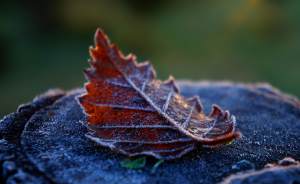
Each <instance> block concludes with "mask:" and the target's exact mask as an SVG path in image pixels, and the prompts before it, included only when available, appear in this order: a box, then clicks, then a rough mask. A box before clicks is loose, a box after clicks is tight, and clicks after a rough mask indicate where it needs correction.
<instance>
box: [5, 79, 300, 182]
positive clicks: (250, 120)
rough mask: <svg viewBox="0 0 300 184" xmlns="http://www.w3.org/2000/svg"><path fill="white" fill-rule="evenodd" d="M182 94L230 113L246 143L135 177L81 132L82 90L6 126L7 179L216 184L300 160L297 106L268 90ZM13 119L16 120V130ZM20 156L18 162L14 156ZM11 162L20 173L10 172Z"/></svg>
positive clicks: (232, 87)
mask: <svg viewBox="0 0 300 184" xmlns="http://www.w3.org/2000/svg"><path fill="white" fill-rule="evenodd" d="M179 87H180V89H181V91H182V93H183V95H185V96H194V95H199V96H200V97H201V100H202V103H203V105H204V107H210V106H211V104H212V103H217V104H219V105H220V106H221V107H224V109H228V110H230V111H231V112H232V114H234V115H236V117H237V122H238V128H239V129H240V130H241V132H242V133H243V137H242V139H240V140H238V141H236V142H234V143H233V144H231V145H228V146H225V147H221V148H218V149H215V150H212V149H204V148H203V149H201V148H199V150H196V151H194V152H192V153H191V154H188V155H186V156H184V157H183V158H180V159H178V160H174V161H169V162H164V163H163V164H162V165H161V166H160V167H159V168H158V169H157V170H156V172H155V173H154V174H153V173H151V166H152V165H153V163H152V164H151V163H148V164H147V165H146V167H145V168H143V169H141V170H128V169H126V168H122V167H121V166H120V164H119V163H120V161H121V160H123V159H124V158H126V157H125V156H123V155H120V154H116V153H113V152H111V151H110V150H109V149H107V148H103V147H100V146H98V145H96V144H94V143H93V142H91V141H90V140H88V139H87V138H85V136H84V134H85V132H86V128H85V127H84V126H83V125H82V124H81V122H82V121H85V117H84V115H83V113H82V110H81V108H80V107H79V105H78V104H77V102H76V100H75V96H77V95H78V94H80V93H81V92H82V90H80V89H79V90H75V91H72V92H70V93H68V94H66V95H65V96H64V97H62V98H60V99H59V100H57V101H56V102H55V103H53V104H52V105H49V104H47V105H44V106H43V108H39V109H36V110H34V112H35V113H31V115H30V119H29V118H28V117H27V118H24V120H22V117H21V119H20V118H19V119H18V118H16V117H10V116H8V117H6V118H4V120H2V122H1V124H0V136H1V138H2V140H1V141H0V148H1V151H2V150H3V153H2V152H1V153H0V162H1V165H2V167H4V166H5V167H6V169H1V173H2V175H1V179H2V180H3V181H7V182H8V181H11V180H12V179H16V178H17V179H19V178H21V179H24V178H28V181H30V180H31V181H32V182H34V183H38V182H50V183H51V182H54V183H172V184H176V183H181V184H182V183H216V182H221V181H222V180H223V178H224V177H226V176H229V175H231V174H234V173H235V172H238V171H237V170H236V169H234V167H233V166H234V165H237V164H238V165H239V163H241V161H242V160H247V162H249V163H250V165H252V164H253V165H252V166H253V167H254V168H256V169H261V168H263V166H264V165H265V164H267V163H270V162H274V161H277V160H280V159H282V158H284V157H286V156H290V157H293V158H295V159H298V160H299V159H300V144H299V142H300V102H299V101H298V100H297V99H295V98H292V97H289V96H287V95H283V94H282V93H280V92H279V91H277V90H274V89H273V88H271V87H270V86H268V85H262V84H261V85H242V84H232V83H208V82H202V83H189V82H180V83H179ZM205 111H206V112H209V111H210V109H205ZM16 114H17V115H18V112H17V113H16ZM32 114H33V115H32ZM17 115H14V116H17ZM7 118H9V119H11V121H10V122H9V123H7V122H6V121H7V120H6V119H7ZM28 119H29V120H28ZM15 121H16V122H15ZM3 122H4V123H3ZM5 122H6V123H5ZM20 122H21V124H23V125H22V126H19V124H20ZM7 124H9V125H7ZM24 124H26V126H25V127H24ZM7 127H16V128H15V130H14V128H9V129H10V130H14V131H16V132H21V135H20V134H19V133H18V134H16V135H14V133H13V132H14V131H8V128H7ZM11 135H14V136H11ZM14 149H15V150H18V151H16V153H17V154H13V153H14V151H12V150H14ZM148 160H149V159H148ZM7 161H10V162H9V164H10V165H9V164H8V163H7ZM11 162H14V163H15V165H16V168H15V169H10V167H11V166H12V163H11ZM150 162H153V160H152V159H150ZM20 163H23V166H22V167H21V166H20ZM24 163H25V164H24ZM249 163H248V164H249ZM245 168H246V169H248V167H245ZM241 169H243V167H241ZM241 169H239V171H240V170H241ZM10 170H13V171H10ZM11 172H12V173H13V174H11ZM281 174H283V175H284V172H281ZM18 177H19V178H18ZM295 177H300V175H299V173H298V174H297V173H296V174H295Z"/></svg>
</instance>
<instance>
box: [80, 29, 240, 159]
mask: <svg viewBox="0 0 300 184" xmlns="http://www.w3.org/2000/svg"><path fill="white" fill-rule="evenodd" d="M90 55H91V60H90V66H91V67H90V68H88V69H86V70H85V74H86V77H87V79H88V80H89V82H88V83H87V84H86V85H85V88H86V93H85V94H83V95H82V96H80V97H79V98H78V99H79V103H80V104H81V106H82V107H83V109H84V111H85V113H86V115H87V121H88V122H87V127H88V128H89V133H87V135H86V136H87V137H88V138H90V139H91V140H93V141H95V142H97V143H99V144H100V145H102V146H106V147H109V148H111V149H113V150H116V151H118V152H121V153H123V154H126V155H129V156H135V155H151V156H154V157H156V158H159V159H174V158H178V157H181V156H182V155H184V154H186V153H188V152H190V151H191V150H193V149H195V148H196V147H197V146H198V145H203V146H211V147H214V146H218V145H221V144H224V143H227V142H230V141H232V140H233V139H235V138H236V137H237V136H238V135H239V133H238V132H237V131H236V129H235V118H234V116H231V115H230V114H229V112H228V111H223V110H222V109H221V108H219V107H218V106H216V105H214V106H213V107H212V112H211V113H210V115H209V116H206V115H205V114H204V112H203V108H202V105H201V103H200V100H199V98H198V97H193V98H188V99H186V98H185V97H183V96H181V95H180V93H179V90H178V88H177V87H176V85H175V82H174V79H173V78H172V77H170V78H169V80H167V81H165V82H162V81H160V80H158V79H156V74H155V71H154V69H153V68H152V66H151V65H150V64H149V63H148V62H144V63H137V62H136V57H135V56H134V55H132V54H129V55H128V56H126V57H125V56H124V55H123V54H122V53H121V51H120V50H119V49H118V48H117V47H116V45H114V44H111V43H110V41H109V39H108V37H107V36H106V35H105V33H104V32H103V31H102V30H100V29H98V30H97V31H96V34H95V47H94V48H90Z"/></svg>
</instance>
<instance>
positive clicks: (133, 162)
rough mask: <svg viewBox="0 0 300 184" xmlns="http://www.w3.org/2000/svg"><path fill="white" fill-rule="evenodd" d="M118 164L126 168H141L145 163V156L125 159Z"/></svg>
mask: <svg viewBox="0 0 300 184" xmlns="http://www.w3.org/2000/svg"><path fill="white" fill-rule="evenodd" d="M120 164H121V166H122V167H124V168H127V169H141V168H143V167H145V165H146V157H140V158H137V159H125V160H123V161H122V162H121V163H120Z"/></svg>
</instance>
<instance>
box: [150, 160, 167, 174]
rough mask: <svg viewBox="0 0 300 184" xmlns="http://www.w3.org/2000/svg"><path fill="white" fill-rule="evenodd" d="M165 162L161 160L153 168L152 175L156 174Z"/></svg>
mask: <svg viewBox="0 0 300 184" xmlns="http://www.w3.org/2000/svg"><path fill="white" fill-rule="evenodd" d="M163 162H164V160H162V159H160V160H158V161H157V162H156V163H155V164H154V165H153V167H152V169H151V173H152V174H154V173H155V172H156V170H157V168H158V167H159V166H160V165H161V164H162V163H163Z"/></svg>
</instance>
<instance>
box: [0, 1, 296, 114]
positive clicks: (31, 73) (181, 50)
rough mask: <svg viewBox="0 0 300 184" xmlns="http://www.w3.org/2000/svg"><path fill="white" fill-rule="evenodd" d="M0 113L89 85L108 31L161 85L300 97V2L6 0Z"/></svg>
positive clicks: (0, 11) (1, 16)
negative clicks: (95, 54) (55, 91)
mask: <svg viewBox="0 0 300 184" xmlns="http://www.w3.org/2000/svg"><path fill="white" fill-rule="evenodd" d="M0 5H1V6H0V23H1V24H0V26H1V27H0V82H1V85H0V91H1V95H0V115H1V116H2V115H4V114H7V113H9V112H12V111H14V110H15V109H16V108H17V106H18V104H20V103H24V102H26V101H30V100H31V99H32V98H33V97H34V96H35V95H37V94H40V93H42V92H43V91H45V90H47V89H49V88H54V87H59V88H63V89H72V88H76V87H81V86H82V85H83V82H84V81H85V79H84V77H83V74H82V70H83V69H84V68H86V67H87V59H88V57H89V56H88V47H89V46H90V45H91V44H92V43H93V34H94V32H95V30H96V28H97V27H102V28H103V29H104V30H105V31H106V33H107V34H108V35H109V36H110V38H111V39H112V40H113V42H115V43H117V44H118V45H119V47H120V48H122V50H123V52H124V53H129V52H133V53H135V54H136V55H137V56H138V59H139V61H142V60H148V59H149V60H151V61H152V63H153V65H154V66H155V68H156V69H157V73H158V75H159V77H160V78H161V79H165V78H166V77H167V76H168V75H169V74H172V75H174V76H175V77H176V78H177V79H191V80H205V79H210V80H233V81H243V82H258V81H263V82H269V83H271V84H272V85H274V86H276V87H278V88H280V89H281V90H283V91H285V92H288V93H291V94H294V95H296V96H300V86H299V84H300V83H299V82H300V72H299V69H300V61H299V59H300V1H299V0H242V1H241V0H209V1H204V0H199V1H194V0H185V1H183V0H151V1H150V0H122V1H121V0H106V1H104V0H103V1H100V0H97V1H87V0H51V1H50V0H48V1H41V0H24V1H17V0H10V1H1V3H0Z"/></svg>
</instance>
